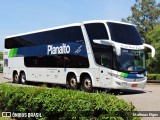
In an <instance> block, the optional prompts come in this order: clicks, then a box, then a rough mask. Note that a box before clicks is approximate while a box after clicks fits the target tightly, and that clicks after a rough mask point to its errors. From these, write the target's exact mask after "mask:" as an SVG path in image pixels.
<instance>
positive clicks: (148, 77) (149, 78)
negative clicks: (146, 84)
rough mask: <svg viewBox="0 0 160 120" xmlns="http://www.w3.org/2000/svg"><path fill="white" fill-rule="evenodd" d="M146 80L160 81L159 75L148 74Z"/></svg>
mask: <svg viewBox="0 0 160 120" xmlns="http://www.w3.org/2000/svg"><path fill="white" fill-rule="evenodd" d="M147 79H148V80H160V74H148V75H147Z"/></svg>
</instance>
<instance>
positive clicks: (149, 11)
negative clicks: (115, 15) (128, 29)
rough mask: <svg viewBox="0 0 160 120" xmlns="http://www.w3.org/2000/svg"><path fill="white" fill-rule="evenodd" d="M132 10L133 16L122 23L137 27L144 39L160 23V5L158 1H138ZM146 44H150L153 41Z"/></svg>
mask: <svg viewBox="0 0 160 120" xmlns="http://www.w3.org/2000/svg"><path fill="white" fill-rule="evenodd" d="M131 10H132V15H131V16H128V17H127V18H126V19H124V18H123V19H122V21H123V22H129V23H131V24H134V25H136V27H137V29H138V30H139V32H140V34H141V36H142V37H143V38H146V33H147V32H149V31H151V30H153V27H154V26H156V25H157V24H159V23H160V3H158V4H157V3H156V0H136V3H135V4H134V5H133V6H132V7H131ZM146 42H147V43H148V44H150V42H151V41H148V40H146Z"/></svg>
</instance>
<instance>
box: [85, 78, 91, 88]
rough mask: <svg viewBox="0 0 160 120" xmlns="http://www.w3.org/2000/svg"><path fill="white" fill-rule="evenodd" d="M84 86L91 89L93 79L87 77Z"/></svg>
mask: <svg viewBox="0 0 160 120" xmlns="http://www.w3.org/2000/svg"><path fill="white" fill-rule="evenodd" d="M84 87H85V88H86V89H90V88H91V81H90V79H85V81H84Z"/></svg>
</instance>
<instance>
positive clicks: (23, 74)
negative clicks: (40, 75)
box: [20, 72, 27, 85]
mask: <svg viewBox="0 0 160 120" xmlns="http://www.w3.org/2000/svg"><path fill="white" fill-rule="evenodd" d="M20 82H21V84H23V85H26V84H27V81H26V74H25V73H24V72H22V73H21V74H20Z"/></svg>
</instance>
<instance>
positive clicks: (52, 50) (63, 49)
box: [47, 43, 70, 55]
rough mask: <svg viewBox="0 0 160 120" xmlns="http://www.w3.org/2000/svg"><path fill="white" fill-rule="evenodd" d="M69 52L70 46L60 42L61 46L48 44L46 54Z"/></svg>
mask: <svg viewBox="0 0 160 120" xmlns="http://www.w3.org/2000/svg"><path fill="white" fill-rule="evenodd" d="M69 53H70V46H69V45H66V44H64V43H62V45H61V46H56V47H55V46H53V45H48V51H47V54H48V55H55V54H69Z"/></svg>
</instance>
